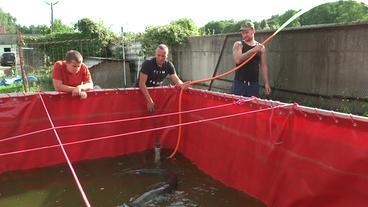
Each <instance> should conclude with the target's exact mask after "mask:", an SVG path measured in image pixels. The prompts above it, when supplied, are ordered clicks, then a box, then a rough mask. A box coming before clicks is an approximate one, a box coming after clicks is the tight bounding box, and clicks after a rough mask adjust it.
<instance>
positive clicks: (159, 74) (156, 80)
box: [141, 58, 175, 87]
mask: <svg viewBox="0 0 368 207" xmlns="http://www.w3.org/2000/svg"><path fill="white" fill-rule="evenodd" d="M141 73H144V74H146V75H147V76H148V77H147V81H146V86H147V87H152V86H159V85H162V81H163V80H164V79H165V78H166V76H167V75H173V74H175V67H174V65H173V64H172V63H171V62H170V61H165V62H164V64H162V67H158V65H157V63H156V58H152V59H150V60H146V61H144V62H143V64H142V69H141Z"/></svg>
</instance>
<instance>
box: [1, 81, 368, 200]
mask: <svg viewBox="0 0 368 207" xmlns="http://www.w3.org/2000/svg"><path fill="white" fill-rule="evenodd" d="M150 91H151V95H152V96H153V99H154V100H156V105H157V109H158V110H157V112H156V113H153V114H150V113H148V112H146V108H145V107H146V104H145V101H144V97H143V96H142V94H141V93H140V92H139V90H137V89H127V90H103V91H93V92H89V93H88V99H86V100H80V99H79V98H77V97H71V96H70V95H68V94H56V93H50V94H42V98H43V100H44V101H45V104H46V107H47V111H48V112H49V114H50V116H51V119H52V121H53V123H54V125H55V127H56V131H57V133H58V134H59V137H60V138H61V141H62V143H63V144H64V147H65V149H66V152H67V154H68V157H69V158H70V159H71V160H72V161H78V160H86V159H96V158H101V157H112V156H118V155H123V154H128V153H133V152H139V151H143V150H146V149H152V148H153V145H154V142H155V140H156V139H159V140H160V141H161V142H162V144H163V146H164V147H165V148H173V147H174V146H175V143H176V138H177V132H178V127H177V126H176V125H177V124H178V115H177V114H175V112H177V111H178V95H179V91H178V90H177V89H175V88H157V89H151V90H150ZM238 98H239V97H233V96H229V95H224V94H216V93H208V92H204V91H199V90H192V89H188V90H186V91H185V92H184V96H183V100H182V101H183V107H184V111H187V110H191V109H203V110H199V111H195V112H191V113H184V114H183V115H182V117H183V123H187V124H186V125H184V126H182V127H183V128H182V129H183V134H182V141H181V145H180V147H179V152H180V153H182V154H183V155H184V156H186V157H187V158H189V159H191V160H192V161H193V162H194V163H195V164H196V165H197V166H198V167H199V168H200V169H202V170H203V171H204V172H206V173H207V174H209V175H210V176H212V177H213V178H215V179H218V180H220V181H221V182H223V183H224V184H226V185H228V186H231V187H233V188H236V189H239V190H241V191H244V192H246V193H247V194H250V195H253V196H255V197H256V198H258V199H260V200H262V201H263V202H264V203H266V204H267V206H275V207H284V206H293V207H298V206H305V207H307V206H308V207H309V206H334V207H340V206H341V207H342V206H354V207H359V206H367V204H368V121H367V120H366V119H365V118H359V119H357V118H356V117H352V116H349V115H341V114H334V113H332V112H331V113H327V112H325V111H321V110H307V109H306V108H303V107H299V106H296V105H285V104H282V103H277V102H268V101H264V100H258V99H257V100H252V101H244V100H245V99H241V101H238ZM219 105H224V106H223V107H219V108H212V109H206V108H207V107H212V106H219ZM276 105H279V107H275V106H276ZM166 113H174V115H165V116H161V117H157V116H158V115H162V114H166ZM240 113H243V114H240ZM147 116H156V117H155V118H147ZM224 116H227V118H221V117H224ZM127 119H129V121H126V120H127ZM209 119H210V120H211V121H206V120H209ZM198 121H199V122H198ZM192 122H193V123H192ZM88 123H95V124H93V125H91V124H90V125H86V124H88ZM154 129H158V130H154ZM61 163H65V158H64V156H63V154H62V152H61V150H60V146H58V142H57V140H56V137H55V134H54V132H53V130H52V129H51V124H50V121H49V119H48V118H47V115H46V111H45V109H44V107H43V106H42V103H41V99H40V95H39V94H29V95H16V96H14V95H9V96H3V97H1V98H0V173H3V172H7V171H12V170H19V169H30V168H37V167H45V166H51V165H55V164H61ZM77 173H78V172H77ZM71 179H72V178H71ZM82 185H83V183H82Z"/></svg>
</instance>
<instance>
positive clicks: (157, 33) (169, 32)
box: [142, 18, 199, 55]
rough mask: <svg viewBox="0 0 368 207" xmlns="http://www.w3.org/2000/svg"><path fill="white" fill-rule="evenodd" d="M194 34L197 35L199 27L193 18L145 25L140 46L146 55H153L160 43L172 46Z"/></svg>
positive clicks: (181, 42) (183, 41)
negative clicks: (162, 24) (149, 25)
mask: <svg viewBox="0 0 368 207" xmlns="http://www.w3.org/2000/svg"><path fill="white" fill-rule="evenodd" d="M195 35H199V29H198V28H197V26H196V25H195V23H194V22H193V20H191V19H186V18H184V19H179V20H177V21H173V22H171V23H170V24H168V25H164V26H156V27H147V28H146V30H145V32H144V34H143V36H142V46H143V50H144V53H145V54H146V55H153V54H154V50H155V48H156V47H157V45H159V44H161V43H163V44H166V45H168V46H169V47H170V48H173V47H174V46H177V45H180V44H183V43H185V42H186V41H187V40H188V38H189V37H191V36H195Z"/></svg>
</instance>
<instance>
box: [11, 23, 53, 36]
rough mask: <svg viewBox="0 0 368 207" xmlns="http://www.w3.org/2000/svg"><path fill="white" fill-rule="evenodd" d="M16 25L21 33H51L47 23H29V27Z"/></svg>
mask: <svg viewBox="0 0 368 207" xmlns="http://www.w3.org/2000/svg"><path fill="white" fill-rule="evenodd" d="M17 27H18V29H19V31H20V32H21V33H22V34H42V35H46V34H50V33H51V29H50V27H48V26H47V25H36V26H35V25H31V26H29V27H27V26H21V25H18V26H17Z"/></svg>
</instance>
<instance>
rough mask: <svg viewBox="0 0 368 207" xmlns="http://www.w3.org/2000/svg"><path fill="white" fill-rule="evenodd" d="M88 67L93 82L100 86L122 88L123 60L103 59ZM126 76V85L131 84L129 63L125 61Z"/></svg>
mask: <svg viewBox="0 0 368 207" xmlns="http://www.w3.org/2000/svg"><path fill="white" fill-rule="evenodd" d="M89 69H90V72H91V76H92V80H93V83H94V84H95V85H99V86H100V87H101V88H122V87H124V72H123V62H122V61H120V60H103V61H102V62H101V63H100V64H98V65H94V66H92V67H91V68H89ZM125 70H126V76H127V86H128V87H129V86H132V84H133V81H134V80H133V79H132V78H131V75H135V74H131V72H130V69H129V64H128V63H127V62H126V63H125Z"/></svg>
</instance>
